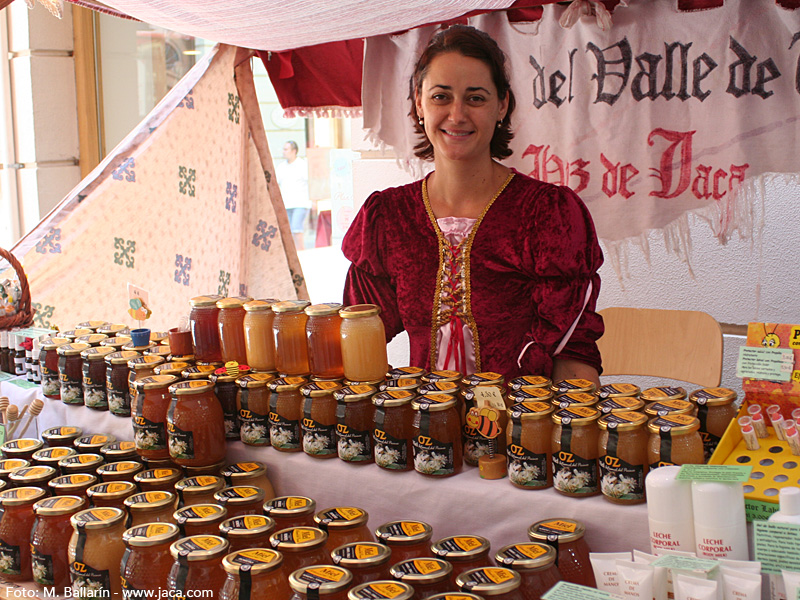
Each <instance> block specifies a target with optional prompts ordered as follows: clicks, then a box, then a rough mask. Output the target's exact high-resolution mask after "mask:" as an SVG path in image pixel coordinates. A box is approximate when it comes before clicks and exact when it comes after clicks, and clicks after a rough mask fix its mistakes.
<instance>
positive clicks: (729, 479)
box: [676, 465, 753, 483]
mask: <svg viewBox="0 0 800 600" xmlns="http://www.w3.org/2000/svg"><path fill="white" fill-rule="evenodd" d="M752 470H753V467H752V466H747V465H683V466H682V467H681V470H680V471H678V476H677V477H676V479H677V480H679V481H718V482H720V483H745V482H747V480H748V479H750V472H751V471H752Z"/></svg>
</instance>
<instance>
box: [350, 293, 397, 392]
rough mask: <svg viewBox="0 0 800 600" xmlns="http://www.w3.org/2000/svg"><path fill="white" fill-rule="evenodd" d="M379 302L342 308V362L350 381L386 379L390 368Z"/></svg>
mask: <svg viewBox="0 0 800 600" xmlns="http://www.w3.org/2000/svg"><path fill="white" fill-rule="evenodd" d="M380 310H381V309H380V308H379V307H378V306H376V305H375V304H356V305H355V306H348V307H346V308H343V309H342V310H340V311H339V314H340V315H341V317H342V319H343V320H342V326H341V340H342V364H343V366H344V376H345V378H346V379H348V380H350V381H374V380H378V379H383V377H384V374H385V373H386V371H388V370H389V361H388V359H387V355H386V332H385V329H384V327H383V321H382V320H381V318H380Z"/></svg>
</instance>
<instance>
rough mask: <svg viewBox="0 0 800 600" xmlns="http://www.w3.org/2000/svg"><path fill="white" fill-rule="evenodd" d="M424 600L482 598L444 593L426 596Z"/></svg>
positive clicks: (481, 599)
mask: <svg viewBox="0 0 800 600" xmlns="http://www.w3.org/2000/svg"><path fill="white" fill-rule="evenodd" d="M425 600H483V598H481V597H480V596H476V595H475V594H470V593H469V592H444V593H443V594H434V595H433V596H428V597H427V598H426V599H425Z"/></svg>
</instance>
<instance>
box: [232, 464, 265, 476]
mask: <svg viewBox="0 0 800 600" xmlns="http://www.w3.org/2000/svg"><path fill="white" fill-rule="evenodd" d="M261 466H262V465H261V464H259V463H256V462H241V463H236V464H235V465H231V466H229V467H226V468H225V471H226V473H230V474H234V473H250V472H252V471H256V470H258V469H260V468H261Z"/></svg>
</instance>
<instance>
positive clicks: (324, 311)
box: [305, 304, 344, 379]
mask: <svg viewBox="0 0 800 600" xmlns="http://www.w3.org/2000/svg"><path fill="white" fill-rule="evenodd" d="M341 308H342V305H341V304H314V305H312V306H307V307H306V309H305V313H306V315H308V321H307V322H306V338H307V342H308V364H309V368H310V369H311V375H312V376H314V377H319V378H320V379H341V378H342V377H344V367H343V366H342V341H341V328H342V317H341V316H339V310H340V309H341Z"/></svg>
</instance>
